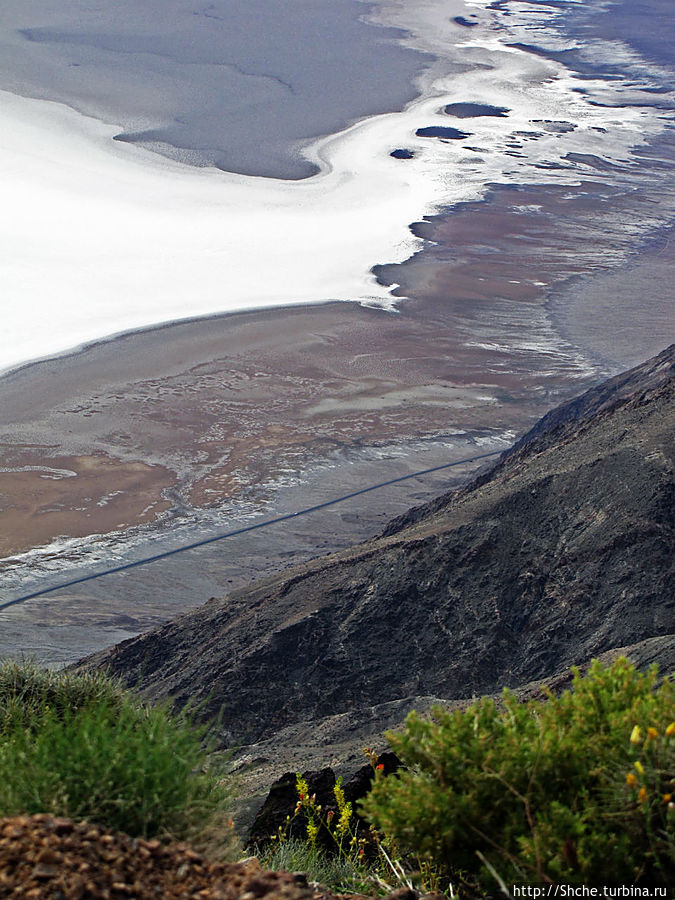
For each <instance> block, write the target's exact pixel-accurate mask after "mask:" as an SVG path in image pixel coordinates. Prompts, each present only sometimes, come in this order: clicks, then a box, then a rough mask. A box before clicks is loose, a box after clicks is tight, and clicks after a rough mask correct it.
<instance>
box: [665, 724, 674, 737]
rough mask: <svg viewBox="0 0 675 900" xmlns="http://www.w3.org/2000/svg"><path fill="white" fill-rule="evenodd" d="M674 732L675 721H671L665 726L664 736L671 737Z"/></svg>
mask: <svg viewBox="0 0 675 900" xmlns="http://www.w3.org/2000/svg"><path fill="white" fill-rule="evenodd" d="M674 734H675V722H671V723H670V725H669V726H668V727H667V728H666V737H672V736H673V735H674Z"/></svg>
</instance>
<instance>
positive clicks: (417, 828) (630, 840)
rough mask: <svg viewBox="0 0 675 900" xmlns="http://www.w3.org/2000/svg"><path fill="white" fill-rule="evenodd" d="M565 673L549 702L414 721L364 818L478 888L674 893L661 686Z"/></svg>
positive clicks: (668, 729) (670, 743)
mask: <svg viewBox="0 0 675 900" xmlns="http://www.w3.org/2000/svg"><path fill="white" fill-rule="evenodd" d="M574 672H575V675H574V683H573V690H572V691H571V692H570V691H567V692H565V693H563V694H562V695H561V696H559V697H554V696H552V695H548V696H547V698H546V699H544V700H539V701H531V702H528V703H520V702H518V700H517V699H516V697H515V696H514V695H513V694H511V693H509V692H508V691H505V692H504V696H503V701H502V702H501V703H500V704H495V703H494V702H493V701H492V700H490V699H483V700H480V701H478V702H477V703H474V704H473V705H471V706H470V707H468V708H467V709H465V710H454V711H448V710H443V709H441V708H438V709H435V710H434V714H433V718H432V719H424V718H421V717H420V716H418V715H416V714H415V713H412V714H411V715H410V716H409V717H408V718H407V720H406V726H405V730H404V731H403V732H402V733H400V734H398V733H390V734H389V735H388V738H389V741H390V743H391V745H392V748H393V750H394V752H395V753H396V754H397V755H398V756H399V757H400V758H401V759H402V760H403V761H404V763H405V764H406V766H407V768H406V769H404V770H402V771H401V772H400V773H399V774H397V775H396V776H390V777H388V778H384V779H380V780H378V781H376V783H375V784H374V786H373V789H372V791H371V793H370V794H369V796H368V797H367V798H366V799H365V801H364V802H363V811H364V813H365V815H366V816H367V817H368V818H369V819H370V820H371V821H372V822H373V824H374V825H375V826H376V827H377V828H379V829H381V830H382V831H383V832H384V833H385V834H387V835H388V836H389V837H390V838H392V839H393V840H394V841H396V842H397V843H398V844H399V846H401V847H402V848H407V849H408V850H410V851H412V852H415V853H418V854H421V855H423V856H426V857H427V858H428V859H430V860H432V861H433V862H434V863H435V864H436V865H437V866H439V867H440V869H441V870H442V871H443V872H444V873H447V874H448V876H449V877H450V876H452V875H456V874H457V873H459V872H462V873H464V875H465V877H466V878H467V880H469V881H470V882H474V883H477V884H479V885H482V886H483V887H487V886H489V887H491V888H494V887H495V881H494V878H495V877H497V876H499V877H501V879H502V880H503V881H504V882H505V883H506V884H509V883H516V882H517V883H523V882H525V883H541V882H554V883H558V882H562V883H576V884H583V883H585V884H593V883H597V884H617V883H632V882H637V883H639V884H642V885H663V884H666V885H667V884H670V883H672V882H673V880H674V878H675V856H674V846H675V841H674V837H673V826H674V824H675V808H674V804H673V797H675V782H674V780H673V778H674V776H675V725H674V724H672V721H673V719H674V718H675V702H674V699H675V695H674V689H673V682H672V681H671V680H665V681H663V682H662V683H660V684H659V680H658V678H657V673H656V670H655V669H654V670H652V671H650V672H649V673H648V674H646V675H641V674H638V673H637V672H636V671H635V669H634V668H633V667H632V666H631V665H630V664H629V663H628V662H627V661H626V660H625V659H621V660H618V661H617V662H616V663H615V664H614V665H612V666H611V667H609V668H602V667H601V666H600V665H599V664H598V663H597V662H594V663H593V665H592V666H591V668H590V670H589V672H588V674H587V675H586V676H585V677H581V675H580V674H579V673H578V671H576V670H574ZM636 726H637V727H636ZM631 737H632V741H631ZM671 795H672V796H671Z"/></svg>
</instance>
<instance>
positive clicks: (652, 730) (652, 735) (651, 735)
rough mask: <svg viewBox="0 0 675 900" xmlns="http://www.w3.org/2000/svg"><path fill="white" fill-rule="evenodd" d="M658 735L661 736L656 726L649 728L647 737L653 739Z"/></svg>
mask: <svg viewBox="0 0 675 900" xmlns="http://www.w3.org/2000/svg"><path fill="white" fill-rule="evenodd" d="M658 736H659V733H658V731H657V730H656V728H648V729H647V737H648V738H649V740H650V741H653V740H654V739H655V738H657V737H658Z"/></svg>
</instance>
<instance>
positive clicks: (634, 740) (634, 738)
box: [630, 725, 642, 744]
mask: <svg viewBox="0 0 675 900" xmlns="http://www.w3.org/2000/svg"><path fill="white" fill-rule="evenodd" d="M641 741H642V732H641V731H640V726H639V725H636V726H635V727H634V728H633V730H632V731H631V733H630V742H631V744H639V743H640V742H641Z"/></svg>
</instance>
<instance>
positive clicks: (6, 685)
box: [0, 660, 122, 734]
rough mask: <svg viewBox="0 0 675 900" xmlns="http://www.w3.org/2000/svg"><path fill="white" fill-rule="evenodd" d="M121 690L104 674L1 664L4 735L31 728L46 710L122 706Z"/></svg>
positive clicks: (58, 712)
mask: <svg viewBox="0 0 675 900" xmlns="http://www.w3.org/2000/svg"><path fill="white" fill-rule="evenodd" d="M121 700H122V689H121V686H120V685H119V684H118V683H117V682H116V681H115V680H114V679H112V678H109V677H107V676H105V675H103V674H102V673H101V672H77V673H76V672H69V671H65V670H62V671H52V670H50V669H43V668H40V667H39V666H38V665H37V664H36V663H34V662H32V661H30V660H28V661H23V662H17V661H13V660H8V661H6V662H3V663H2V664H0V734H1V733H3V732H6V731H8V730H11V729H13V728H18V727H26V728H31V727H32V726H33V725H35V724H36V723H37V722H38V721H39V720H40V718H41V717H42V715H43V713H44V711H45V710H47V709H49V710H52V711H53V712H54V713H55V714H56V715H61V714H62V713H63V712H66V711H67V712H70V713H72V712H76V711H77V710H78V709H82V708H83V707H85V706H88V705H91V704H95V703H99V702H100V703H106V704H108V705H110V706H114V705H115V704H117V705H119V704H120V703H121Z"/></svg>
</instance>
